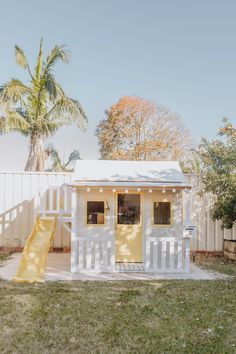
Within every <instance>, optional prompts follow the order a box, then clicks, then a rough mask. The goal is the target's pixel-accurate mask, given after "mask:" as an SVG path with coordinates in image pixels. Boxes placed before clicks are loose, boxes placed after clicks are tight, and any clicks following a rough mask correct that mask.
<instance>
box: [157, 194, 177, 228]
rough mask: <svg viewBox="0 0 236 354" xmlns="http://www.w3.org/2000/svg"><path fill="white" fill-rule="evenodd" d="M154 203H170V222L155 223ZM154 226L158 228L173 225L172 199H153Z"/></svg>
mask: <svg viewBox="0 0 236 354" xmlns="http://www.w3.org/2000/svg"><path fill="white" fill-rule="evenodd" d="M154 203H169V204H170V224H155V222H154V220H155V219H154ZM152 226H154V227H157V228H170V227H173V202H172V201H171V200H161V199H156V198H154V199H152Z"/></svg>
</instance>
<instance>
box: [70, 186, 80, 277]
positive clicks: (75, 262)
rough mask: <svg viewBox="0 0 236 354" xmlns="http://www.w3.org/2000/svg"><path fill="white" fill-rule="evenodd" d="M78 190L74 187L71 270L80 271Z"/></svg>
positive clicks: (72, 199)
mask: <svg viewBox="0 0 236 354" xmlns="http://www.w3.org/2000/svg"><path fill="white" fill-rule="evenodd" d="M78 198H79V197H78V192H77V191H76V188H75V187H73V188H72V193H71V204H72V205H71V208H72V210H71V220H72V225H71V272H72V273H77V272H78V238H77V234H78V221H77V219H78Z"/></svg>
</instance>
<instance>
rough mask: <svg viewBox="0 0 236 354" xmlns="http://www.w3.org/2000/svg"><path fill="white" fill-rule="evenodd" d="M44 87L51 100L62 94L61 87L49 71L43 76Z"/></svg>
mask: <svg viewBox="0 0 236 354" xmlns="http://www.w3.org/2000/svg"><path fill="white" fill-rule="evenodd" d="M45 88H46V90H47V92H48V94H49V98H50V100H51V101H54V100H55V99H56V98H57V97H58V95H60V96H64V92H63V89H62V87H61V86H60V85H59V84H58V82H57V81H56V80H55V78H54V75H53V74H52V73H51V72H48V73H47V74H46V77H45Z"/></svg>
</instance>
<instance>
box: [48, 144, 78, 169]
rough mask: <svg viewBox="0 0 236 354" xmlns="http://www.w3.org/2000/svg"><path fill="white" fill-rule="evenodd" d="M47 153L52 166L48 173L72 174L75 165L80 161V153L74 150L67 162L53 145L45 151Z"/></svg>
mask: <svg viewBox="0 0 236 354" xmlns="http://www.w3.org/2000/svg"><path fill="white" fill-rule="evenodd" d="M45 153H46V154H47V156H49V158H50V159H51V162H52V164H51V166H50V167H49V168H48V169H47V171H53V172H72V171H73V170H74V168H73V165H74V164H75V162H76V161H77V160H80V153H79V151H78V150H73V151H72V152H71V153H70V155H69V157H68V160H67V161H66V162H65V161H63V160H62V158H61V157H60V155H59V152H58V150H56V149H55V148H54V146H53V145H49V146H48V148H47V149H46V150H45Z"/></svg>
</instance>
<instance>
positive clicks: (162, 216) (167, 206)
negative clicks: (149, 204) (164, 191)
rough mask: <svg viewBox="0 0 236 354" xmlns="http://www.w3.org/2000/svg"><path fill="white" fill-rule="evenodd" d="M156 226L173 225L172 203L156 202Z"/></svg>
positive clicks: (154, 207)
mask: <svg viewBox="0 0 236 354" xmlns="http://www.w3.org/2000/svg"><path fill="white" fill-rule="evenodd" d="M153 209H154V211H153V215H154V225H171V203H170V202H154V205H153Z"/></svg>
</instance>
